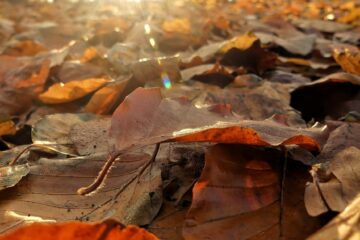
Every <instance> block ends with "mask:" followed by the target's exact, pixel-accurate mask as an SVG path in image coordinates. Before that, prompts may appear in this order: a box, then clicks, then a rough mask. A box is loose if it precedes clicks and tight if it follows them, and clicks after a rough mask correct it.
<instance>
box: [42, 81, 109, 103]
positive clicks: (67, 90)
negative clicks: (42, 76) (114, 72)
mask: <svg viewBox="0 0 360 240" xmlns="http://www.w3.org/2000/svg"><path fill="white" fill-rule="evenodd" d="M108 82H109V80H107V79H104V78H90V79H86V80H79V81H71V82H67V83H56V84H54V85H52V86H51V87H50V88H49V89H48V90H47V91H46V92H44V93H42V94H40V95H39V99H40V100H41V101H42V102H43V103H47V104H58V103H67V102H71V101H74V100H77V99H79V98H82V97H84V96H86V95H88V94H90V93H92V92H94V91H96V90H97V89H99V88H100V87H102V86H103V85H105V84H106V83H108Z"/></svg>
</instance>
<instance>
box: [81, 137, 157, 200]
mask: <svg viewBox="0 0 360 240" xmlns="http://www.w3.org/2000/svg"><path fill="white" fill-rule="evenodd" d="M159 147H160V143H157V144H156V146H155V149H154V152H153V154H152V156H151V159H150V160H149V161H148V162H147V163H146V164H145V165H144V166H143V167H142V168H141V170H140V171H139V173H138V174H137V175H136V176H135V177H134V178H132V179H131V180H130V181H129V182H127V183H126V185H125V187H124V188H123V190H124V189H125V188H126V187H127V186H129V185H130V184H131V183H132V182H133V181H134V180H135V179H136V178H137V177H138V176H141V175H142V174H143V173H144V171H145V169H146V168H147V167H148V166H149V165H150V164H151V163H152V162H154V161H155V158H156V155H157V153H158V151H159ZM119 155H120V154H114V155H112V154H109V157H108V158H107V159H106V163H105V165H104V166H103V168H102V169H101V171H100V172H99V175H98V176H97V177H96V179H95V181H94V182H93V183H92V184H90V185H89V186H87V187H82V188H79V189H78V190H77V193H78V194H80V195H88V194H90V193H92V192H94V191H96V189H98V188H99V187H100V185H101V184H102V183H103V182H104V180H105V178H106V176H107V175H108V173H109V171H110V168H111V167H112V165H113V164H114V162H115V160H116V158H117V157H118V156H119Z"/></svg>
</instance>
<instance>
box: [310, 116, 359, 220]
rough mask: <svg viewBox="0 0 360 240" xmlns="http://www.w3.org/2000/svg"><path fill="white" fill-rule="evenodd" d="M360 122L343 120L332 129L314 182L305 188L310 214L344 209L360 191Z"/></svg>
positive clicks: (314, 176)
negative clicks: (359, 138) (359, 139)
mask: <svg viewBox="0 0 360 240" xmlns="http://www.w3.org/2000/svg"><path fill="white" fill-rule="evenodd" d="M359 134H360V125H359V124H357V123H343V124H342V125H340V126H339V127H338V128H336V129H335V130H334V131H333V132H331V134H330V136H329V138H328V140H327V143H326V144H325V145H324V148H323V150H322V152H321V153H320V155H319V156H318V157H317V161H318V162H320V164H318V165H315V166H314V167H313V170H312V175H313V182H312V183H309V184H308V185H307V187H306V191H305V204H306V208H307V210H308V212H309V214H311V215H313V216H317V215H319V214H321V213H324V212H327V211H329V210H332V211H342V210H343V209H344V208H345V207H346V206H347V205H348V204H349V203H350V202H351V201H352V200H353V199H354V197H355V196H356V195H357V194H358V192H359V191H360V185H359V182H358V179H359V174H358V172H359V169H360V165H359V161H357V160H358V158H359V156H360V150H359V148H360V144H359V141H358V136H359Z"/></svg>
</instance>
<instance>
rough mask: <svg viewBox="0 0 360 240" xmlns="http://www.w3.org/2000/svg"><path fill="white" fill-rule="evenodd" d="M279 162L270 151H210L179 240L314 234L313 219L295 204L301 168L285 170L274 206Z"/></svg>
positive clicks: (224, 148) (220, 147) (298, 202)
mask: <svg viewBox="0 0 360 240" xmlns="http://www.w3.org/2000/svg"><path fill="white" fill-rule="evenodd" d="M281 158H282V157H281V153H280V152H277V151H276V150H274V149H262V148H255V147H251V146H244V145H243V146H242V145H221V144H220V145H215V146H214V147H212V148H210V149H209V151H207V152H206V154H205V160H206V163H205V167H204V170H203V172H202V174H201V176H200V179H199V180H198V182H197V183H196V185H195V186H194V188H193V201H192V204H191V207H190V209H189V211H188V213H187V216H186V220H185V223H184V228H183V234H184V238H185V239H186V240H191V239H220V238H224V239H235V238H236V239H250V238H251V239H252V238H253V239H281V237H284V238H286V239H304V238H305V237H306V236H308V235H309V234H311V233H312V232H313V231H314V230H315V229H318V228H319V227H320V222H319V220H318V219H314V218H313V219H312V218H310V216H308V215H307V214H306V211H305V208H304V206H303V204H302V203H301V201H302V191H303V188H304V185H303V184H304V177H305V176H306V175H305V174H306V170H305V168H304V167H303V168H301V167H300V168H299V166H293V167H291V168H289V169H287V171H288V173H287V174H289V175H288V177H287V178H286V180H285V181H286V184H285V186H286V187H285V189H284V190H283V191H284V193H283V194H284V199H285V200H284V202H283V203H280V201H282V200H281V199H280V191H281V187H283V186H282V185H281V184H280V175H279V173H280V172H279V166H278V165H277V164H278V163H279V162H280V160H281ZM300 169H302V170H300ZM290 174H291V175H290ZM293 175H296V176H298V177H302V180H298V179H296V178H293V177H294V176H293ZM289 176H291V177H289ZM290 178H291V179H290ZM305 178H306V177H305ZM295 189H296V191H295ZM244 223H245V224H244ZM305 223H306V224H305ZM310 229H312V230H310Z"/></svg>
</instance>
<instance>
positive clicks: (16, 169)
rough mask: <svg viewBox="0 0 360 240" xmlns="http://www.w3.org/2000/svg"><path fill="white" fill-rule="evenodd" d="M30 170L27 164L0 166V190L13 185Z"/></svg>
mask: <svg viewBox="0 0 360 240" xmlns="http://www.w3.org/2000/svg"><path fill="white" fill-rule="evenodd" d="M29 172H30V168H29V166H28V165H27V164H22V165H17V166H6V167H1V168H0V191H1V190H3V189H5V188H9V187H13V186H15V185H16V184H17V183H18V182H19V181H20V180H21V179H22V178H23V177H25V176H26V175H27V174H28V173H29Z"/></svg>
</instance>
